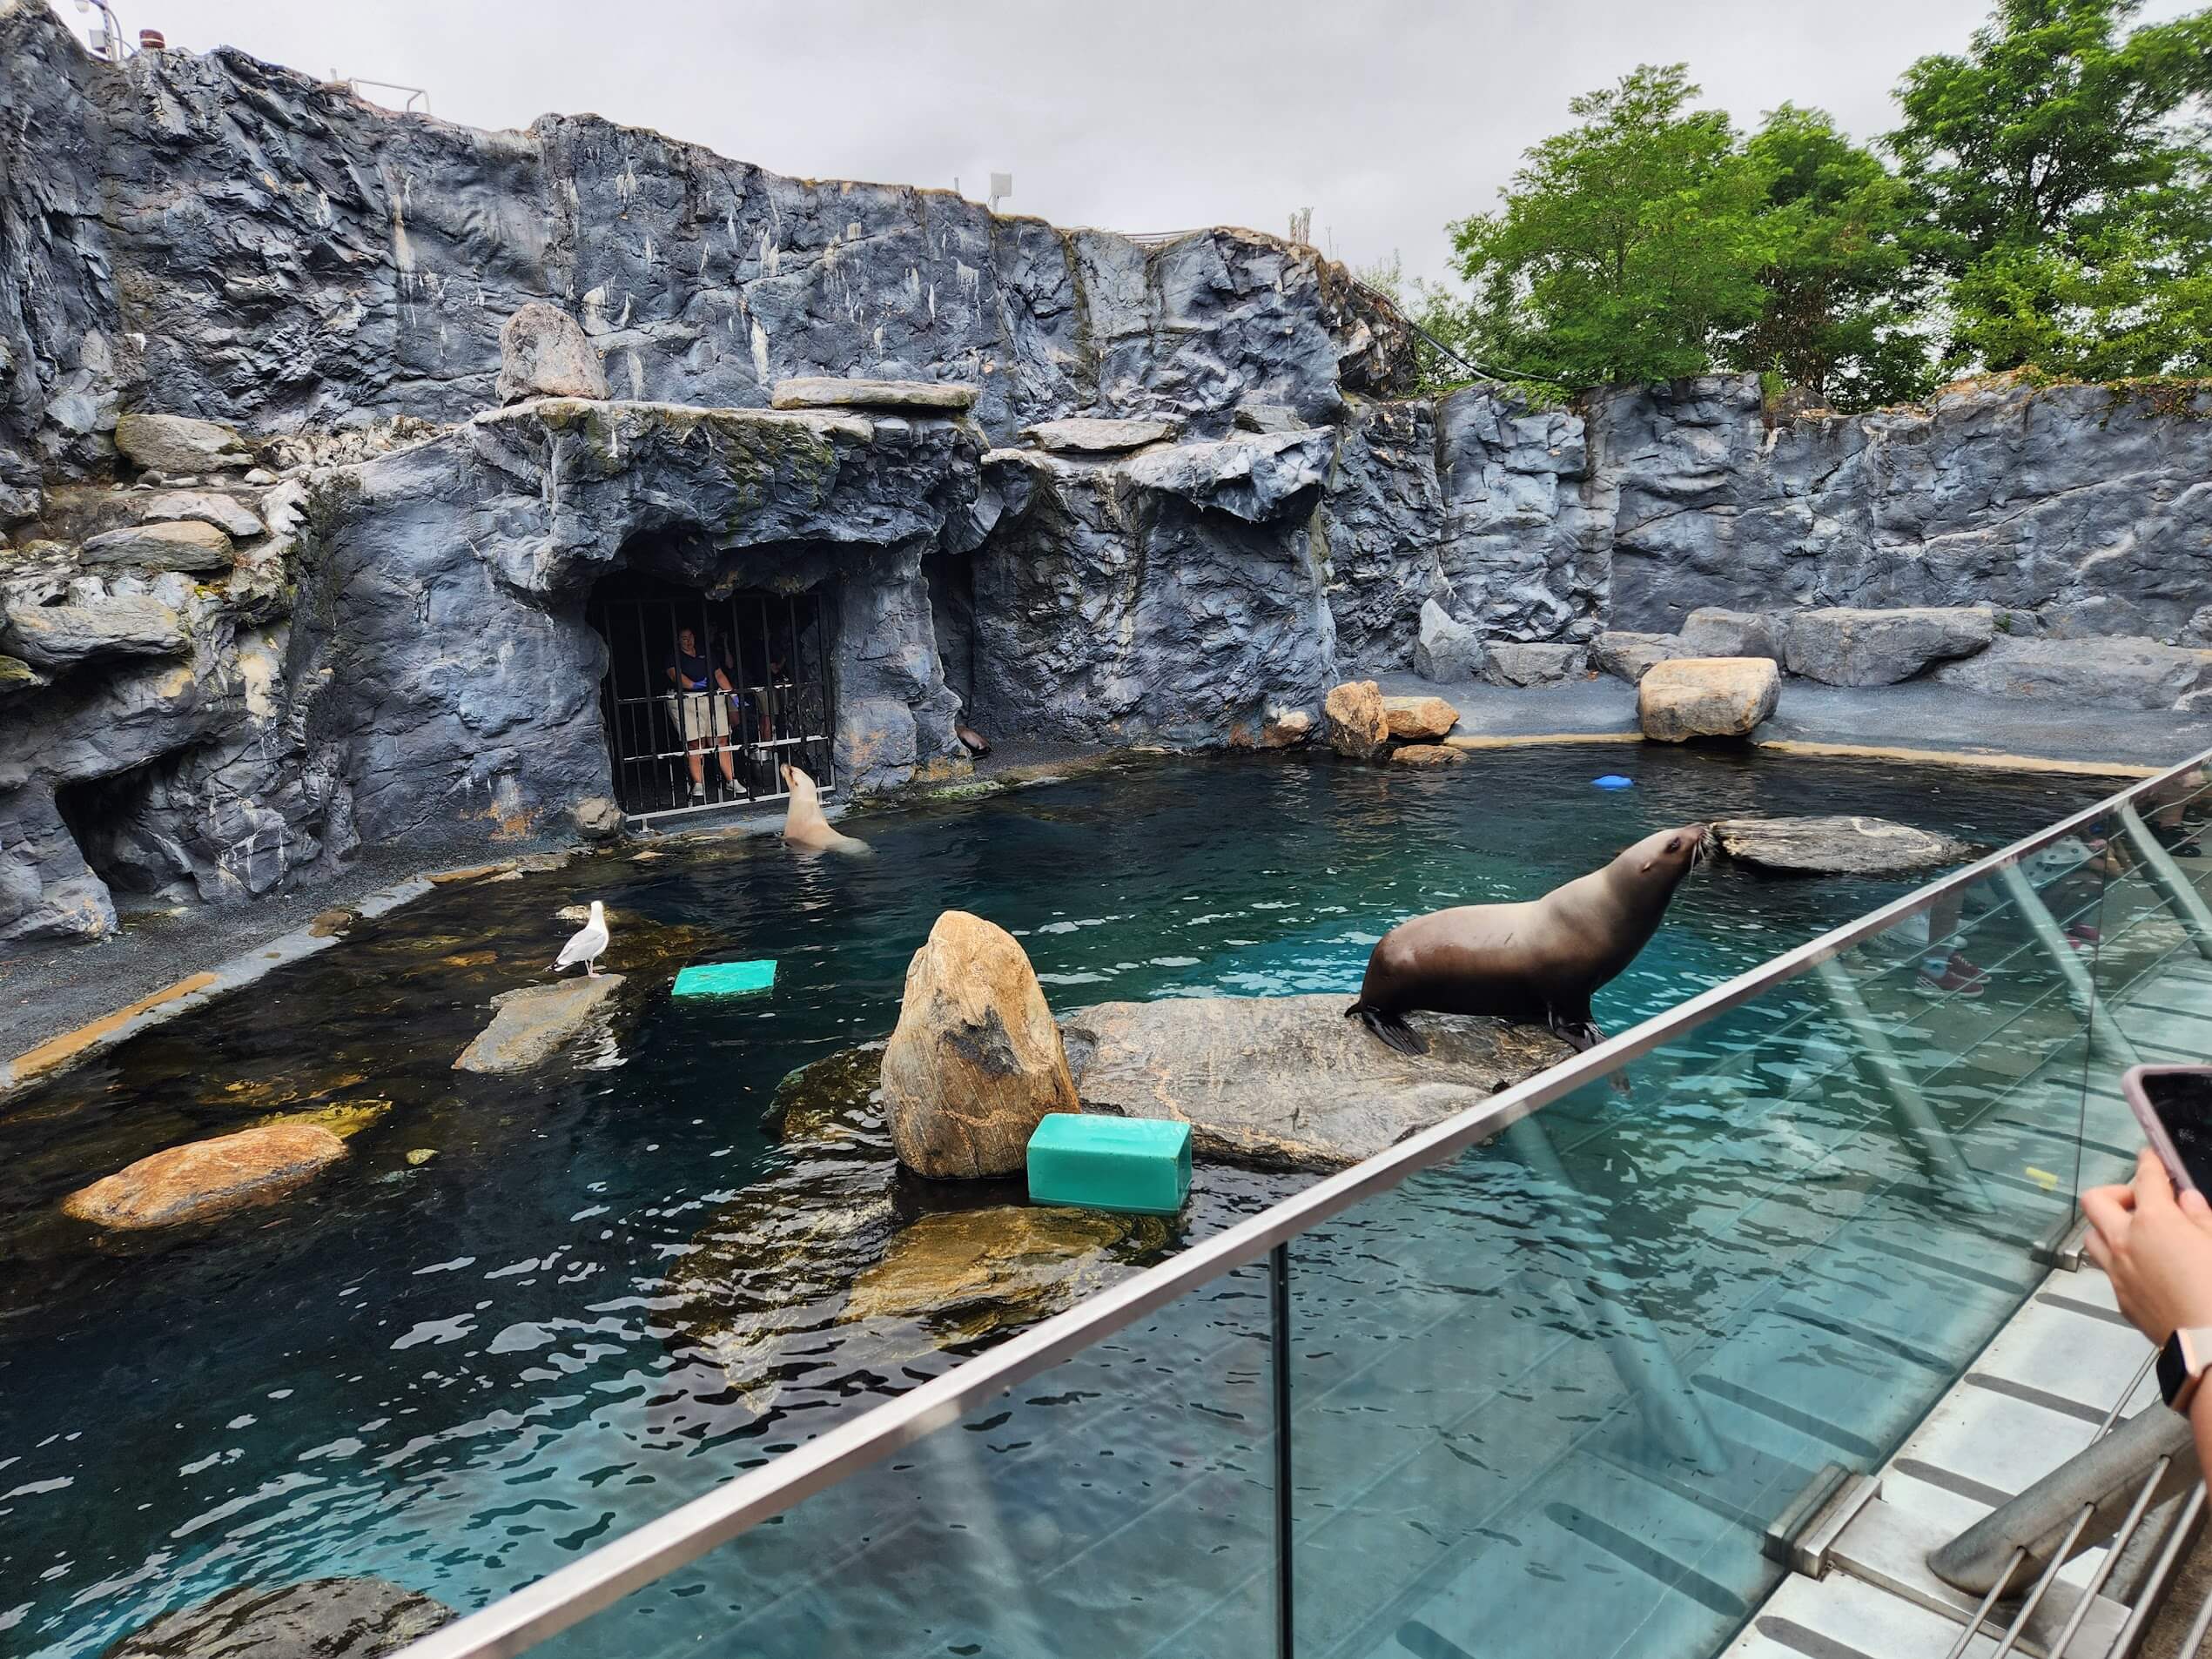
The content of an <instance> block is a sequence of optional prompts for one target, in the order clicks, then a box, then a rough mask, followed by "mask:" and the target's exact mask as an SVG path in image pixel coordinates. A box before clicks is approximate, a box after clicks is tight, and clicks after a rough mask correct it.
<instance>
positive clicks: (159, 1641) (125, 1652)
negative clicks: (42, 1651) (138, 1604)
mask: <svg viewBox="0 0 2212 1659" xmlns="http://www.w3.org/2000/svg"><path fill="white" fill-rule="evenodd" d="M452 1617H453V1609H451V1608H449V1607H447V1605H446V1604H445V1603H444V1602H439V1601H434V1600H433V1599H432V1598H431V1597H429V1596H427V1595H422V1594H421V1593H420V1592H419V1591H416V1590H409V1589H402V1588H400V1586H399V1585H397V1584H393V1583H390V1582H387V1581H386V1580H384V1579H380V1578H311V1579H308V1580H306V1582H302V1583H298V1584H285V1585H280V1586H278V1587H276V1588H265V1587H263V1586H261V1585H258V1584H241V1585H239V1586H237V1587H236V1588H232V1589H227V1590H225V1591H223V1592H222V1593H221V1594H220V1595H216V1596H213V1597H211V1598H210V1599H209V1600H207V1601H205V1602H200V1603H199V1604H198V1606H196V1607H188V1608H183V1609H178V1611H176V1612H174V1613H165V1614H163V1615H161V1616H160V1617H159V1618H157V1619H153V1620H151V1621H150V1622H147V1623H145V1624H142V1625H140V1626H139V1627H138V1629H136V1630H133V1631H132V1632H131V1634H130V1635H127V1636H125V1637H124V1638H123V1640H122V1641H120V1642H117V1643H116V1644H115V1645H114V1646H113V1647H111V1648H110V1649H108V1650H107V1652H106V1655H105V1656H104V1659H377V1656H379V1655H380V1654H387V1653H394V1652H397V1651H398V1650H399V1649H401V1648H404V1647H406V1646H407V1643H409V1642H413V1641H415V1640H417V1639H418V1638H420V1637H422V1636H426V1635H429V1634H430V1632H432V1631H433V1630H434V1629H437V1628H438V1627H439V1626H440V1625H441V1624H444V1623H445V1622H447V1620H449V1619H451V1618H452Z"/></svg>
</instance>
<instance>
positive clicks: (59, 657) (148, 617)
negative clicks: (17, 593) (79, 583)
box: [0, 593, 192, 668]
mask: <svg viewBox="0 0 2212 1659" xmlns="http://www.w3.org/2000/svg"><path fill="white" fill-rule="evenodd" d="M0 641H5V643H6V644H7V646H8V648H9V649H10V651H12V652H13V653H14V654H15V655H17V656H20V657H22V658H24V660H25V661H27V662H33V663H36V664H37V666H38V667H40V668H69V667H71V666H72V665H74V664H76V663H79V662H91V660H92V659H94V658H96V657H107V656H175V655H179V654H181V653H183V652H185V651H186V650H189V649H190V648H192V635H191V632H190V631H189V630H188V629H187V628H185V619H184V618H183V617H181V616H179V615H178V614H177V613H176V611H174V610H173V609H171V608H170V607H169V606H167V605H165V604H163V603H162V602H161V601H159V600H158V599H155V598H153V597H151V595H149V594H109V593H90V594H81V595H80V596H78V597H77V598H75V599H73V600H71V601H67V602H64V603H63V604H59V605H39V604H32V603H29V602H22V603H17V602H15V601H10V602H9V603H8V604H7V605H6V606H5V607H4V608H0Z"/></svg>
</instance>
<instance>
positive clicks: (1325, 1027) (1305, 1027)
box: [1061, 991, 1573, 1170]
mask: <svg viewBox="0 0 2212 1659" xmlns="http://www.w3.org/2000/svg"><path fill="white" fill-rule="evenodd" d="M1351 1001H1352V997H1351V996H1350V995H1349V993H1348V992H1342V991H1339V992H1336V993H1334V994H1331V995H1325V996H1311V997H1169V998H1167V999H1165V1000H1163V1001H1160V1002H1151V1003H1100V1004H1097V1005H1096V1006H1095V1007H1091V1008H1083V1009H1078V1010H1077V1011H1075V1012H1073V1013H1072V1014H1070V1015H1068V1016H1067V1018H1066V1019H1064V1020H1063V1021H1062V1022H1061V1029H1062V1031H1063V1032H1064V1033H1065V1036H1066V1042H1067V1058H1068V1064H1069V1066H1070V1068H1071V1069H1072V1071H1073V1072H1074V1074H1075V1091H1076V1093H1077V1094H1078V1095H1079V1097H1080V1098H1081V1099H1082V1102H1083V1109H1084V1111H1086V1112H1119V1113H1121V1114H1122V1115H1124V1116H1126V1117H1131V1118H1171V1119H1178V1120H1180V1121H1182V1122H1185V1123H1187V1124H1189V1125H1191V1135H1192V1140H1193V1144H1194V1145H1195V1146H1196V1147H1197V1149H1198V1151H1199V1152H1201V1153H1204V1154H1207V1155H1210V1156H1213V1157H1216V1158H1232V1159H1239V1160H1240V1161H1243V1162H1247V1163H1253V1164H1260V1165H1267V1166H1270V1167H1275V1168H1288V1169H1311V1170H1328V1169H1341V1168H1342V1167H1343V1166H1345V1165H1349V1164H1356V1163H1358V1162H1359V1161H1360V1160H1361V1159H1364V1158H1371V1157H1373V1156H1374V1155H1375V1153H1376V1152H1382V1150H1383V1149H1384V1148H1386V1147H1388V1146H1391V1145H1395V1144H1396V1143H1397V1142H1398V1141H1401V1140H1402V1139H1404V1138H1405V1137H1406V1136H1408V1135H1409V1134H1412V1133H1414V1132H1415V1131H1417V1130H1422V1129H1425V1128H1427V1127H1428V1126H1429V1125H1431V1124H1434V1123H1437V1122H1439V1121H1441V1120H1442V1119H1443V1118H1448V1117H1449V1116H1451V1114H1452V1113H1454V1112H1462V1111H1464V1110H1465V1109H1466V1108H1468V1107H1469V1106H1472V1105H1479V1104H1480V1103H1482V1102H1483V1101H1484V1100H1486V1099H1488V1098H1489V1097H1490V1096H1492V1095H1494V1094H1496V1092H1497V1091H1499V1090H1501V1089H1503V1088H1507V1087H1509V1086H1510V1085H1513V1084H1516V1083H1518V1082H1520V1081H1521V1080H1522V1079H1523V1078H1530V1077H1534V1076H1535V1075H1536V1073H1537V1072H1539V1071H1543V1070H1544V1069H1545V1068H1546V1067H1548V1066H1552V1065H1557V1064H1558V1063H1559V1062H1560V1061H1562V1060H1564V1059H1566V1058H1569V1056H1570V1054H1571V1053H1572V1052H1573V1051H1572V1050H1570V1049H1569V1048H1568V1046H1567V1045H1566V1044H1564V1043H1563V1042H1561V1041H1560V1040H1559V1039H1558V1038H1556V1037H1554V1036H1553V1035H1552V1034H1551V1033H1550V1031H1546V1030H1545V1029H1544V1028H1543V1027H1542V1026H1539V1025H1512V1024H1507V1023H1506V1022H1505V1021H1503V1020H1499V1019H1488V1018H1467V1017H1462V1016H1457V1015H1444V1014H1415V1015H1414V1016H1413V1017H1412V1018H1413V1024H1414V1026H1415V1029H1416V1030H1418V1031H1420V1032H1421V1033H1422V1036H1423V1037H1425V1038H1428V1039H1429V1052H1428V1053H1427V1054H1425V1055H1422V1056H1420V1057H1418V1058H1415V1057H1412V1056H1409V1055H1403V1054H1400V1053H1399V1052H1397V1051H1395V1049H1392V1048H1390V1047H1388V1045H1387V1044H1384V1043H1383V1042H1382V1040H1381V1039H1380V1038H1377V1037H1376V1036H1375V1034H1374V1033H1373V1032H1371V1031H1368V1029H1367V1027H1366V1026H1364V1025H1362V1024H1360V1022H1359V1021H1357V1020H1352V1019H1347V1018H1344V1010H1345V1009H1346V1008H1347V1007H1348V1006H1349V1005H1350V1004H1351Z"/></svg>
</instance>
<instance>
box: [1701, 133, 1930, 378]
mask: <svg viewBox="0 0 2212 1659" xmlns="http://www.w3.org/2000/svg"><path fill="white" fill-rule="evenodd" d="M1744 151H1745V157H1746V158H1747V159H1748V160H1749V161H1750V163H1751V166H1752V168H1753V169H1754V170H1755V171H1756V172H1757V173H1758V177H1759V178H1760V179H1761V180H1762V181H1763V184H1764V187H1765V232H1766V234H1767V237H1768V238H1769V245H1770V246H1771V248H1772V256H1771V258H1770V259H1769V262H1768V263H1767V265H1765V268H1764V269H1763V270H1762V271H1761V272H1760V273H1759V281H1760V285H1761V286H1762V287H1763V288H1764V289H1765V299H1764V301H1763V303H1762V305H1761V307H1760V311H1759V314H1758V317H1757V318H1756V319H1754V320H1753V321H1752V322H1751V325H1750V326H1749V327H1747V328H1745V330H1744V331H1743V332H1742V333H1741V334H1740V335H1738V337H1737V338H1736V339H1734V340H1733V341H1732V342H1731V346H1730V351H1729V355H1730V358H1731V360H1732V361H1733V362H1734V363H1735V365H1736V366H1738V367H1741V368H1749V369H1758V370H1760V371H1763V372H1764V371H1771V372H1773V373H1778V374H1779V375H1780V376H1781V377H1782V378H1783V379H1785V381H1787V382H1788V383H1789V384H1790V385H1792V386H1801V387H1804V388H1805V389H1806V390H1808V391H1810V392H1812V393H1813V394H1814V395H1816V396H1817V397H1819V399H1820V400H1822V401H1823V402H1825V403H1827V404H1828V405H1830V406H1832V407H1835V408H1841V409H1862V408H1867V407H1870V406H1874V405H1877V404H1883V403H1894V402H1898V401H1901V400H1905V399H1908V398H1913V397H1917V396H1919V395H1920V394H1921V393H1924V392H1926V390H1927V389H1928V386H1929V385H1930V383H1931V381H1932V379H1933V374H1932V370H1931V365H1930V364H1929V361H1928V350H1927V344H1926V340H1925V339H1924V338H1923V336H1922V334H1921V332H1920V317H1919V311H1918V308H1917V306H1914V305H1913V303H1912V301H1911V300H1910V299H1909V298H1907V297H1906V296H1905V295H1903V294H1902V293H1901V292H1900V289H1901V287H1902V285H1903V279H1904V278H1905V275H1906V267H1907V265H1909V263H1910V258H1911V256H1910V255H1909V253H1908V252H1907V251H1906V243H1905V241H1904V239H1903V238H1904V235H1905V232H1906V231H1907V230H1908V228H1909V225H1910V205H1911V193H1910V191H1909V190H1908V189H1907V188H1906V185H1904V184H1903V183H1902V182H1901V181H1900V180H1899V179H1898V178H1895V177H1894V176H1893V175H1892V174H1891V173H1890V171H1888V170H1887V169H1886V168H1885V167H1884V166H1883V165H1882V163H1881V158H1879V157H1878V156H1876V155H1875V154H1874V153H1873V152H1872V151H1870V150H1867V149H1865V148H1862V147H1861V146H1859V145H1858V144H1853V143H1852V141H1851V140H1850V139H1849V138H1846V137H1845V136H1844V134H1843V133H1841V132H1840V131H1838V130H1837V128H1836V124H1835V121H1834V119H1833V118H1832V117H1831V116H1829V115H1828V113H1827V112H1826V111H1823V110H1808V109H1801V108H1799V106H1798V105H1796V104H1783V105H1782V106H1781V107H1780V108H1779V109H1777V110H1775V111H1772V113H1771V114H1769V115H1768V116H1767V117H1766V118H1765V121H1764V122H1763V123H1762V124H1761V125H1760V127H1759V130H1758V132H1756V133H1754V134H1753V135H1752V136H1751V140H1750V141H1749V143H1747V144H1745V147H1744Z"/></svg>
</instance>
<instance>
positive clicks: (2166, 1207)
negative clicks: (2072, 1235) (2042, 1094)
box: [2081, 1146, 2212, 1342]
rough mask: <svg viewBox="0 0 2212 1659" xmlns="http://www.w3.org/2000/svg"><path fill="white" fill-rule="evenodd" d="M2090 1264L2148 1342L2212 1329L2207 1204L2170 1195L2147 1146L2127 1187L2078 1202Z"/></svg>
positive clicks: (2094, 1190) (2103, 1189)
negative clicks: (2181, 1331) (2183, 1329)
mask: <svg viewBox="0 0 2212 1659" xmlns="http://www.w3.org/2000/svg"><path fill="white" fill-rule="evenodd" d="M2081 1213H2082V1214H2083V1215H2085V1216H2087V1217H2088V1220H2089V1226H2090V1228H2091V1229H2092V1231H2091V1232H2090V1234H2089V1237H2088V1246H2087V1247H2088V1253H2089V1259H2090V1260H2092V1261H2094V1262H2095V1263H2096V1264H2097V1266H2100V1267H2101V1268H2103V1269H2104V1271H2105V1274H2106V1276H2107V1277H2108V1278H2109V1279H2110V1280H2112V1290H2113V1294H2114V1295H2115V1297H2117V1298H2118V1299H2119V1302H2120V1311H2121V1313H2124V1314H2126V1315H2127V1316H2128V1323H2129V1324H2131V1325H2133V1326H2134V1327H2135V1328H2136V1329H2137V1330H2139V1331H2141V1333H2143V1334H2144V1335H2145V1336H2147V1337H2148V1338H2149V1339H2150V1340H2152V1341H2153V1342H2163V1341H2165V1340H2166V1339H2167V1338H2168V1337H2169V1336H2171V1335H2172V1334H2173V1333H2174V1331H2175V1328H2176V1327H2180V1326H2184V1325H2186V1326H2202V1325H2212V1204H2208V1203H2207V1202H2206V1201H2205V1198H2204V1194H2202V1192H2194V1191H2192V1192H2183V1193H2182V1194H2181V1195H2180V1196H2179V1197H2178V1198H2177V1197H2175V1192H2174V1182H2173V1179H2172V1178H2171V1177H2170V1176H2168V1174H2167V1173H2166V1165H2164V1164H2163V1163H2162V1162H2161V1161H2160V1160H2159V1156H2158V1154H2157V1153H2156V1152H2153V1151H2151V1150H2150V1148H2148V1146H2146V1147H2145V1148H2144V1149H2143V1150H2142V1152H2141V1155H2140V1156H2138V1157H2137V1158H2136V1159H2135V1179H2134V1180H2133V1181H2132V1182H2130V1183H2129V1184H2128V1185H2126V1186H2093V1187H2091V1188H2090V1189H2089V1190H2088V1192H2084V1193H2083V1194H2082V1195H2081Z"/></svg>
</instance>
